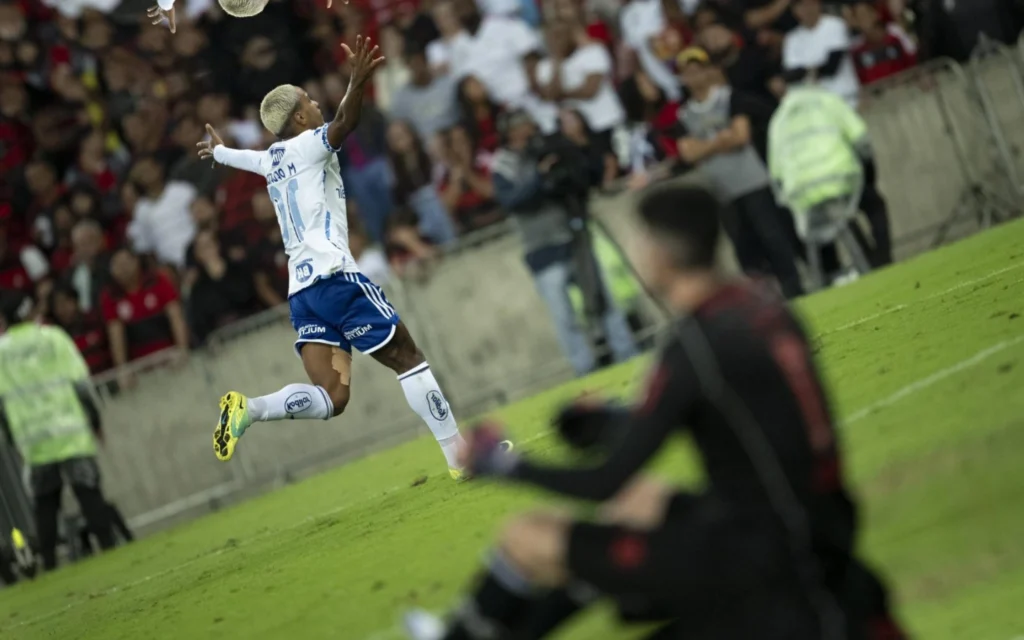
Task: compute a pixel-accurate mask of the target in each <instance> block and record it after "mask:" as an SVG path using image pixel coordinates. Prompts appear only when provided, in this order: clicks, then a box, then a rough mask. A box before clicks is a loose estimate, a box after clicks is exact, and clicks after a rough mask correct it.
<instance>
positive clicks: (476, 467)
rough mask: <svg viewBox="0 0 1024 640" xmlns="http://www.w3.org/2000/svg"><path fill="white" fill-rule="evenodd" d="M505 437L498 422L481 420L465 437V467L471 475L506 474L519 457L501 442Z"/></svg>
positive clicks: (508, 473)
mask: <svg viewBox="0 0 1024 640" xmlns="http://www.w3.org/2000/svg"><path fill="white" fill-rule="evenodd" d="M506 440H507V438H506V437H505V430H504V429H503V428H502V426H501V425H500V424H498V423H497V422H494V421H492V420H488V421H484V422H481V423H480V424H478V425H476V426H475V427H473V428H472V429H470V431H469V434H468V435H467V437H466V445H467V446H466V450H467V452H468V453H467V456H466V461H465V462H466V468H467V469H469V472H470V474H471V475H473V476H508V475H511V474H512V473H513V471H514V470H515V467H516V464H518V462H519V459H518V457H516V455H515V454H514V453H512V452H510V451H509V450H508V449H507V447H506V446H505V445H504V444H503V443H504V442H505V441H506Z"/></svg>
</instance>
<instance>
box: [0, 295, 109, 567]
mask: <svg viewBox="0 0 1024 640" xmlns="http://www.w3.org/2000/svg"><path fill="white" fill-rule="evenodd" d="M19 297H20V296H12V297H8V298H5V299H4V300H2V301H0V334H3V335H2V336H0V430H2V431H4V432H5V433H6V435H7V437H9V438H10V439H11V440H12V441H13V442H14V445H15V446H16V447H17V449H18V452H19V453H20V454H21V457H22V459H23V460H24V461H25V463H26V464H28V465H29V470H30V486H31V489H32V500H33V504H34V507H35V519H36V532H37V534H38V538H39V551H40V554H41V555H42V557H43V567H44V568H45V569H47V570H50V569H54V568H56V566H57V536H58V527H57V521H58V516H59V514H60V503H61V497H62V495H63V493H64V483H65V482H66V483H68V484H70V485H71V490H72V492H73V493H74V494H75V498H76V499H77V500H78V504H79V506H80V507H81V509H82V516H83V517H84V518H85V521H86V523H87V524H88V527H89V531H90V532H91V533H92V534H93V535H95V536H96V540H97V542H99V545H100V547H101V548H102V549H110V548H112V547H113V546H114V543H115V540H114V534H113V531H112V529H111V516H112V514H113V509H112V507H110V505H108V504H107V501H106V499H105V498H104V497H103V491H102V489H101V487H100V468H99V465H98V464H97V463H96V437H98V436H99V435H100V433H101V431H100V427H101V423H100V413H99V409H98V408H97V407H96V404H95V403H94V402H93V398H92V393H91V391H90V387H89V368H88V367H87V366H86V364H85V361H84V360H83V359H82V355H81V354H80V353H79V352H78V347H76V346H75V343H74V341H73V340H72V339H71V338H70V337H69V336H68V334H66V333H65V332H64V330H63V329H60V328H59V327H53V326H40V325H38V324H36V323H35V322H32V321H29V320H25V319H24V314H23V313H22V312H21V310H20V308H19V307H20V306H21V305H20V304H19V303H20V302H22V301H21V300H19V299H18V298H19ZM5 533H6V532H5Z"/></svg>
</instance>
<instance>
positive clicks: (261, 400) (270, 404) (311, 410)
mask: <svg viewBox="0 0 1024 640" xmlns="http://www.w3.org/2000/svg"><path fill="white" fill-rule="evenodd" d="M332 415H334V405H333V404H332V403H331V397H330V396H328V395H327V392H326V391H324V390H323V388H321V387H316V386H313V385H311V384H290V385H288V386H287V387H285V388H283V389H281V390H280V391H278V392H277V393H271V394H270V395H266V396H260V397H258V398H249V417H250V418H252V419H253V421H254V422H271V421H273V420H326V419H328V418H330V417H331V416H332Z"/></svg>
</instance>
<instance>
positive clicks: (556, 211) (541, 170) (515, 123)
mask: <svg viewBox="0 0 1024 640" xmlns="http://www.w3.org/2000/svg"><path fill="white" fill-rule="evenodd" d="M506 118H507V120H506V124H505V131H506V133H505V136H506V145H504V146H503V147H502V148H501V149H500V150H499V151H498V153H497V155H496V156H495V161H494V190H495V194H496V197H497V199H498V202H500V203H501V206H502V207H504V208H505V210H506V211H507V212H508V213H509V214H510V215H511V216H512V219H513V221H514V222H515V225H516V227H517V228H518V229H519V232H520V236H521V237H522V241H523V251H524V259H525V261H526V264H527V266H529V268H530V271H531V273H532V274H533V279H534V283H535V284H536V286H537V291H538V292H539V293H540V296H541V298H542V299H543V300H544V303H545V304H546V305H547V307H548V312H549V313H550V314H551V319H552V321H553V322H554V325H555V333H556V335H557V336H558V341H559V342H560V343H561V346H562V349H563V351H564V352H565V355H566V357H567V358H568V359H569V362H570V363H571V364H572V367H573V369H574V370H575V371H576V373H577V374H578V375H584V374H586V373H588V372H590V371H592V370H594V368H595V367H596V366H597V360H596V359H595V357H594V353H593V350H592V348H591V343H590V340H589V338H588V337H587V335H586V333H585V331H584V330H583V328H582V327H581V326H580V324H579V322H578V320H577V317H576V312H575V310H574V309H573V306H572V302H571V300H570V298H569V286H570V285H571V284H572V283H573V281H574V279H576V280H577V281H578V279H579V278H580V273H579V270H578V267H577V265H578V264H579V263H580V261H579V260H578V259H577V258H578V256H577V255H575V253H576V252H575V250H574V249H575V248H578V247H579V243H578V242H577V240H578V237H577V235H576V234H574V233H573V229H572V224H571V219H570V218H571V216H570V212H569V210H568V209H567V207H566V204H565V201H564V199H563V194H561V193H552V192H550V191H545V188H544V186H543V185H544V180H545V176H546V175H547V174H548V173H549V172H550V171H551V170H552V167H554V166H555V164H556V163H557V162H558V161H559V158H558V157H556V156H554V155H546V156H545V157H543V158H539V159H538V158H537V157H536V156H535V155H534V152H533V150H532V149H533V148H535V146H536V144H535V143H536V141H535V136H536V135H537V127H536V126H535V125H534V123H533V122H532V121H531V120H530V118H529V116H528V115H527V114H525V113H524V112H522V111H518V112H513V113H511V114H509V115H508V116H506ZM565 161H567V162H571V161H572V160H571V159H569V158H566V159H565ZM589 262H590V263H591V264H593V263H594V261H593V260H592V259H591V260H590V261H589ZM597 278H598V280H600V282H599V283H598V286H599V287H600V288H601V289H603V290H604V305H603V306H604V314H603V317H602V318H601V324H602V328H603V332H604V334H605V338H606V340H607V343H608V346H609V348H610V349H611V351H612V353H613V356H614V358H615V360H616V361H622V360H626V359H628V358H630V357H632V356H633V355H634V354H635V353H636V346H635V345H634V343H633V336H632V333H631V332H630V329H629V325H628V323H627V322H626V318H625V316H624V315H623V314H622V312H621V311H620V310H618V309H617V308H616V307H615V305H614V303H613V302H612V298H611V295H610V294H608V292H607V291H608V289H607V286H606V284H605V282H604V278H603V276H602V275H601V274H600V273H599V271H598V273H597Z"/></svg>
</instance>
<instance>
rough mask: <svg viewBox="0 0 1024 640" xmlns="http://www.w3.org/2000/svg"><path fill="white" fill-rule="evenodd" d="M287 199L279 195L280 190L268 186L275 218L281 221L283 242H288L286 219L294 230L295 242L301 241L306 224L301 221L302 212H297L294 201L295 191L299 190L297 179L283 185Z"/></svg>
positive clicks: (297, 208) (296, 204)
mask: <svg viewBox="0 0 1024 640" xmlns="http://www.w3.org/2000/svg"><path fill="white" fill-rule="evenodd" d="M284 190H285V193H286V194H287V197H288V199H287V200H285V199H284V198H282V197H281V192H280V191H279V190H278V188H277V187H276V186H273V187H270V199H271V200H273V201H274V208H275V209H277V220H278V222H280V223H281V237H282V239H283V240H284V242H285V244H288V238H289V236H290V235H291V234H289V233H288V221H289V220H290V221H291V223H292V229H294V230H295V240H296V242H302V234H303V233H304V232H305V231H306V225H305V224H303V223H302V214H301V213H300V212H299V205H298V203H297V202H296V201H295V192H296V191H298V190H299V183H298V180H295V179H292V180H289V181H288V184H286V185H285V187H284Z"/></svg>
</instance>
